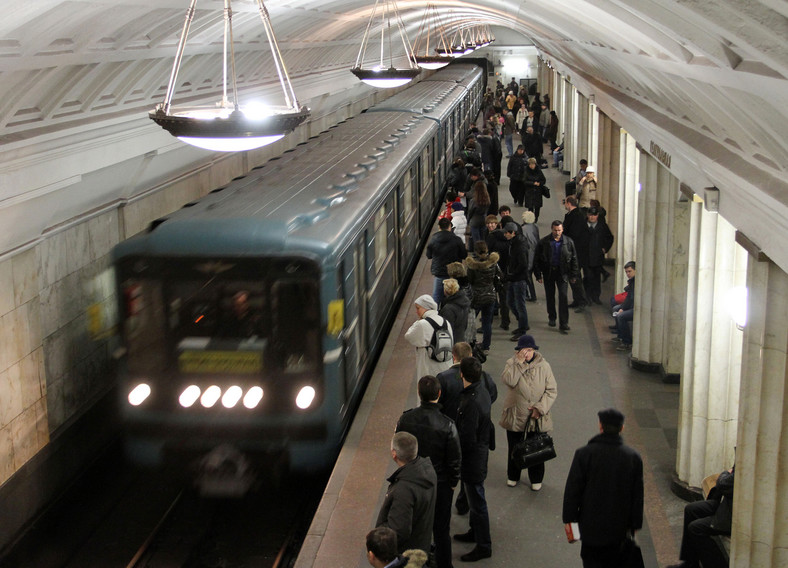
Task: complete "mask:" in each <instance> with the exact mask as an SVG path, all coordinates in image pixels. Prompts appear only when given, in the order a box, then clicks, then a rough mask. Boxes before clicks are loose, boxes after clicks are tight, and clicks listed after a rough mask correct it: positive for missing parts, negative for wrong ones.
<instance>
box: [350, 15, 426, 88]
mask: <svg viewBox="0 0 788 568" xmlns="http://www.w3.org/2000/svg"><path fill="white" fill-rule="evenodd" d="M379 9H380V10H379ZM376 16H379V17H380V59H379V60H378V61H377V63H376V64H375V65H373V66H372V67H367V68H364V58H365V55H366V52H367V47H368V45H369V38H370V33H369V32H370V29H372V25H373V23H374V22H375V21H376V19H375V17H376ZM392 18H393V19H394V21H395V22H396V24H397V28H398V29H399V35H400V38H401V39H402V47H403V48H404V51H405V53H404V55H401V56H398V58H397V60H398V61H399V60H402V59H406V60H407V62H408V63H407V66H401V67H396V66H395V65H394V50H393V46H392V44H391V43H392V39H391V36H392V31H391V20H392ZM386 32H388V34H387V33H386ZM387 46H388V57H386V55H385V50H386V47H387ZM386 65H388V67H386ZM350 72H351V73H353V74H354V75H355V76H356V77H358V78H359V79H361V80H362V81H364V82H365V83H367V84H368V85H371V86H373V87H380V88H391V87H399V86H401V85H404V84H406V83H409V82H410V81H411V80H413V78H414V77H416V76H417V75H418V74H419V73H420V72H421V69H420V68H419V66H418V64H417V63H416V59H415V56H414V55H413V48H412V47H411V44H410V41H409V40H408V36H407V34H406V33H405V26H404V24H403V23H402V19H401V18H400V16H399V10H397V3H396V2H395V1H394V0H375V6H374V7H373V9H372V15H371V16H370V17H369V22H367V29H366V30H365V31H364V37H363V39H362V40H361V48H360V49H359V50H358V57H357V58H356V64H355V66H354V67H353V68H352V69H351V70H350Z"/></svg>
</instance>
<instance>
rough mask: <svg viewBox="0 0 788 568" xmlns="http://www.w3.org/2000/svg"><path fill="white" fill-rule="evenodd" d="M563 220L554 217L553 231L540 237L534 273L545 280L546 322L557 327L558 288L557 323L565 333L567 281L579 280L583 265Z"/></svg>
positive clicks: (567, 309) (541, 279)
mask: <svg viewBox="0 0 788 568" xmlns="http://www.w3.org/2000/svg"><path fill="white" fill-rule="evenodd" d="M563 232H564V226H563V224H562V223H561V221H558V220H556V221H553V222H552V224H551V226H550V234H549V235H547V236H546V237H545V238H543V239H542V240H541V241H539V247H538V248H537V249H536V257H535V260H534V274H535V275H536V280H537V281H538V282H539V283H540V284H541V283H542V282H544V292H545V299H546V300H547V318H548V320H547V325H549V326H550V327H555V316H556V313H555V292H556V289H557V290H558V324H559V327H558V329H559V331H560V332H561V333H563V334H566V333H568V332H569V306H568V304H569V302H568V300H567V297H566V293H567V286H568V284H569V283H570V282H571V283H575V282H577V280H578V278H579V277H580V268H579V266H578V264H577V251H576V250H575V244H574V243H573V242H572V239H570V238H569V237H567V236H565V235H563Z"/></svg>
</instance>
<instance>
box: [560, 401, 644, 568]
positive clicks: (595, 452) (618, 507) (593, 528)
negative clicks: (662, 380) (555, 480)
mask: <svg viewBox="0 0 788 568" xmlns="http://www.w3.org/2000/svg"><path fill="white" fill-rule="evenodd" d="M623 428H624V415H623V414H621V412H619V411H618V410H616V409H615V408H608V409H606V410H600V411H599V432H600V433H599V434H598V435H596V436H594V437H593V438H591V439H590V440H589V441H588V444H587V445H585V446H583V447H582V448H580V449H579V450H577V451H576V452H575V457H574V459H573V460H572V466H571V467H570V468H569V475H568V477H567V478H566V488H565V489H564V510H563V520H564V523H565V524H566V526H565V529H566V531H567V536H568V535H569V534H570V530H571V528H570V523H578V524H579V526H580V539H581V543H582V546H581V548H580V557H581V558H582V559H583V567H584V568H612V567H623V566H624V564H623V563H622V558H621V550H622V548H623V545H624V541H625V539H626V538H628V536H627V535H628V533H629V534H632V535H634V533H635V531H636V530H640V528H641V527H642V526H643V461H642V460H641V459H640V454H638V453H637V452H636V451H635V450H633V449H632V448H630V447H629V446H627V445H626V444H624V440H623V439H622V438H621V431H622V430H623Z"/></svg>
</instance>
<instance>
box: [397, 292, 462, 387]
mask: <svg viewBox="0 0 788 568" xmlns="http://www.w3.org/2000/svg"><path fill="white" fill-rule="evenodd" d="M414 304H415V307H416V313H417V314H418V316H419V319H418V320H416V321H415V322H413V324H412V325H411V326H410V328H408V331H406V332H405V340H406V341H407V342H408V343H410V344H411V345H413V346H414V347H415V348H416V380H417V381H418V380H419V379H420V378H421V377H423V376H425V375H432V376H437V375H438V373H442V372H443V371H446V370H448V369H449V367H451V365H452V358H451V354H449V357H448V360H447V361H442V362H441V361H436V360H435V359H433V358H432V357H430V350H429V349H428V347H429V345H430V342H431V341H432V336H433V334H434V333H435V329H434V328H433V327H432V325H430V323H429V322H428V321H426V319H427V318H429V319H431V320H432V321H434V322H435V323H436V324H437V325H438V326H441V325H443V318H442V317H441V316H440V315H438V304H436V303H435V300H433V299H432V296H430V295H429V294H424V295H422V296H419V297H418V298H416V301H415V302H414ZM447 323H448V322H447ZM448 327H449V333H451V334H452V337H454V331H453V330H452V329H451V324H450V323H448ZM452 344H454V341H452Z"/></svg>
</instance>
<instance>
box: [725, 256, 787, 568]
mask: <svg viewBox="0 0 788 568" xmlns="http://www.w3.org/2000/svg"><path fill="white" fill-rule="evenodd" d="M749 260H750V262H749V266H748V267H747V288H748V290H749V301H748V310H749V316H748V320H749V321H748V322H747V324H746V327H745V331H744V352H743V356H742V380H741V391H740V393H739V397H740V401H741V404H740V412H739V429H738V447H737V449H736V486H735V491H734V498H733V533H732V543H731V566H752V567H760V566H770V567H771V566H780V567H785V566H788V513H786V512H787V511H788V491H786V487H788V461H786V456H788V418H787V417H786V410H787V409H788V408H787V406H786V403H787V401H788V398H786V389H788V371H786V369H788V323H786V322H788V275H787V274H786V273H785V272H784V271H783V270H782V269H780V267H778V266H777V265H775V264H774V263H773V262H771V261H770V260H769V259H768V258H766V257H765V256H764V255H763V254H762V253H760V254H758V253H756V255H753V256H750V257H749Z"/></svg>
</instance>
